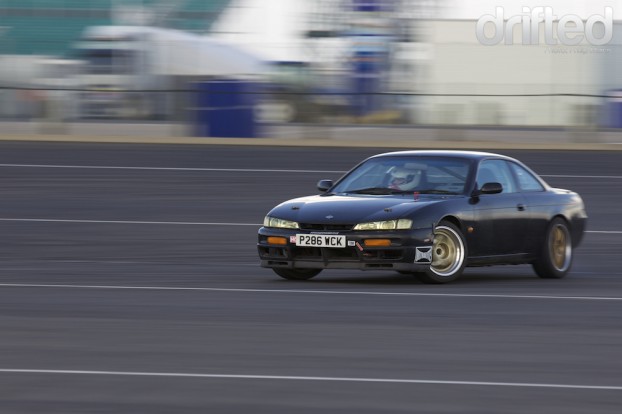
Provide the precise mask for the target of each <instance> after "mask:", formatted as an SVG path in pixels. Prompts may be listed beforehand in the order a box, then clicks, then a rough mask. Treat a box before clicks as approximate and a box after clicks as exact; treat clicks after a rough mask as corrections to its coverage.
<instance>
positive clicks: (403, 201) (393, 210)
mask: <svg viewBox="0 0 622 414" xmlns="http://www.w3.org/2000/svg"><path fill="white" fill-rule="evenodd" d="M440 201H442V199H441V198H438V197H429V198H428V197H421V198H420V199H418V200H415V199H414V198H413V196H412V195H409V196H369V195H351V196H344V195H331V196H310V197H302V198H296V199H293V200H289V201H286V202H284V203H282V204H280V205H278V206H276V207H275V208H273V209H272V210H271V211H270V213H268V214H269V215H270V216H273V217H278V218H282V219H285V220H291V221H296V222H299V223H313V224H356V223H365V222H369V221H382V220H393V219H398V218H402V217H406V216H409V215H410V214H412V213H413V212H415V211H416V210H419V209H421V208H423V207H425V206H428V205H430V204H435V203H438V202H440Z"/></svg>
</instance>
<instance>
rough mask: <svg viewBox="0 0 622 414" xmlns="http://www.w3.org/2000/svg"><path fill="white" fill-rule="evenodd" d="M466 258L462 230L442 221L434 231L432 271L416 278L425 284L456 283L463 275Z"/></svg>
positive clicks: (419, 274) (420, 274)
mask: <svg viewBox="0 0 622 414" xmlns="http://www.w3.org/2000/svg"><path fill="white" fill-rule="evenodd" d="M466 257H467V251H466V242H465V240H464V236H463V235H462V232H461V231H460V229H459V228H458V227H457V226H456V225H455V224H453V223H451V222H449V221H441V222H440V223H439V224H438V226H436V228H435V229H434V244H433V248H432V264H431V265H430V269H429V270H428V271H427V272H425V273H417V274H416V276H417V278H418V279H419V280H421V281H422V282H424V283H447V282H451V281H454V280H456V279H457V278H458V277H460V275H461V274H462V271H463V270H464V266H465V264H466Z"/></svg>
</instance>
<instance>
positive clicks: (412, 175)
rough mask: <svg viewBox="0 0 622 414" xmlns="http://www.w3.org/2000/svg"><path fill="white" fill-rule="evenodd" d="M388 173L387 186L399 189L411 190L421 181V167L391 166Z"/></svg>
mask: <svg viewBox="0 0 622 414" xmlns="http://www.w3.org/2000/svg"><path fill="white" fill-rule="evenodd" d="M389 173H390V177H389V188H391V189H394V190H400V191H412V190H414V189H415V188H416V187H417V186H418V185H419V184H420V183H421V178H422V176H423V169H421V168H407V167H393V168H392V169H391V170H390V171H389Z"/></svg>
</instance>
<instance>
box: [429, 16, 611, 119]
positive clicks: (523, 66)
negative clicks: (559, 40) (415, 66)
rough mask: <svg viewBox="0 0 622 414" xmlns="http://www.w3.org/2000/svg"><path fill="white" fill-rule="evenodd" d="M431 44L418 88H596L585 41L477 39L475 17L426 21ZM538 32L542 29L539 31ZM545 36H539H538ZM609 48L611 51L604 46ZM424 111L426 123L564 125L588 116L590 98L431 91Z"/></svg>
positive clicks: (593, 61)
mask: <svg viewBox="0 0 622 414" xmlns="http://www.w3.org/2000/svg"><path fill="white" fill-rule="evenodd" d="M425 24H426V25H427V30H426V31H427V33H428V35H429V42H430V44H431V48H432V50H433V52H432V57H431V59H430V60H429V61H428V66H427V68H426V71H425V76H426V81H425V82H424V85H425V86H424V88H423V90H422V92H425V93H431V94H465V95H478V94H483V95H538V94H559V93H568V94H599V93H601V92H602V80H601V79H600V75H601V73H602V71H601V67H600V66H601V56H600V55H601V54H603V53H604V52H600V51H595V50H593V49H591V46H590V45H589V44H582V45H579V46H573V47H570V46H547V45H546V44H541V45H533V46H532V45H522V44H520V38H521V33H520V30H519V29H520V27H516V29H517V30H516V31H515V39H517V40H518V44H514V45H505V44H504V43H501V44H499V45H495V46H484V45H481V44H480V43H479V42H478V40H477V38H476V35H475V27H476V22H475V20H437V21H428V22H426V23H425ZM541 38H542V39H544V37H543V36H541ZM542 43H544V42H542ZM611 53H613V52H611ZM425 102H426V104H424V105H423V107H424V109H423V111H424V114H422V115H423V116H420V117H419V119H422V118H423V120H424V121H425V122H426V123H431V124H437V123H442V124H492V125H525V126H549V125H553V126H566V125H577V124H584V123H586V122H587V123H589V122H590V121H589V120H588V121H586V120H585V119H586V117H588V115H589V114H587V113H585V112H584V111H590V110H591V107H590V105H592V106H593V105H598V104H599V103H601V100H600V99H598V98H583V97H536V96H531V97H502V96H501V97H477V96H467V97H456V96H454V97H451V96H448V97H430V98H426V99H425Z"/></svg>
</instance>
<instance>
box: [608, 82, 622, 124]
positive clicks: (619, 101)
mask: <svg viewBox="0 0 622 414" xmlns="http://www.w3.org/2000/svg"><path fill="white" fill-rule="evenodd" d="M607 96H608V97H607V104H606V108H607V109H606V111H607V112H606V114H607V117H606V118H607V120H606V126H607V127H608V128H622V90H613V91H608V93H607Z"/></svg>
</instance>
